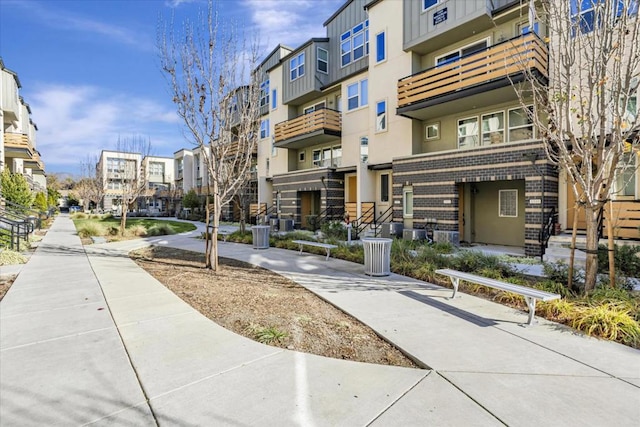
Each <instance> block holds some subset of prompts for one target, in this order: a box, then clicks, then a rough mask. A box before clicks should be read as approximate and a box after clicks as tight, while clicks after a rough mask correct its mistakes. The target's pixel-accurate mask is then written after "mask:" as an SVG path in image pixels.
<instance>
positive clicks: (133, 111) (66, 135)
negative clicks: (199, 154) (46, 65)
mask: <svg viewBox="0 0 640 427" xmlns="http://www.w3.org/2000/svg"><path fill="white" fill-rule="evenodd" d="M29 100H30V105H31V108H32V111H33V119H34V121H35V122H36V123H37V125H38V129H39V130H38V133H37V136H36V144H37V148H38V150H39V151H40V153H41V154H42V159H43V161H44V162H45V165H46V168H47V170H63V169H66V170H69V171H77V168H78V167H79V165H80V162H81V161H82V160H85V159H86V157H87V155H97V154H99V153H100V151H101V150H104V149H114V148H115V144H116V142H117V140H118V136H121V137H128V136H133V135H140V136H143V137H148V138H149V139H150V140H151V144H152V147H153V151H154V154H156V155H164V156H167V155H169V156H170V155H171V153H173V152H174V151H176V150H178V149H179V148H182V147H184V146H186V144H187V143H186V141H184V138H183V137H182V136H181V135H182V134H181V126H180V123H179V119H178V117H177V115H176V114H175V112H174V110H173V109H172V105H168V106H167V105H161V104H159V103H157V102H155V101H154V100H151V99H143V98H132V97H131V96H129V95H126V96H125V95H124V94H121V93H113V92H112V91H108V90H106V89H102V88H99V87H95V86H68V85H43V86H36V90H35V91H34V92H32V93H31V94H30V95H29Z"/></svg>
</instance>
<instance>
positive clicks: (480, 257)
mask: <svg viewBox="0 0 640 427" xmlns="http://www.w3.org/2000/svg"><path fill="white" fill-rule="evenodd" d="M450 265H451V268H454V269H456V270H459V271H464V272H469V273H473V272H476V271H479V270H482V269H488V270H495V271H496V272H498V274H499V275H500V276H501V277H506V276H513V275H515V271H514V270H513V268H512V267H511V266H510V265H509V264H507V263H505V262H503V261H501V260H500V258H499V257H497V256H495V255H485V254H483V253H482V252H478V251H460V252H459V253H457V254H456V256H454V257H451V259H450Z"/></svg>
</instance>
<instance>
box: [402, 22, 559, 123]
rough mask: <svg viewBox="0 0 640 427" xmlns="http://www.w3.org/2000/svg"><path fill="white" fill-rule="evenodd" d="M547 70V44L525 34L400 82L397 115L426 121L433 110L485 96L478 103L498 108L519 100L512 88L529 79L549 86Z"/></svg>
mask: <svg viewBox="0 0 640 427" xmlns="http://www.w3.org/2000/svg"><path fill="white" fill-rule="evenodd" d="M547 67H548V53H547V48H546V46H545V44H544V42H543V41H542V40H541V39H540V38H539V37H538V36H537V35H536V34H534V33H529V34H525V35H523V36H519V37H515V38H513V39H510V40H507V41H504V42H502V43H499V44H496V45H494V46H490V47H488V48H486V49H483V50H481V51H478V52H476V53H473V54H470V55H467V56H463V57H459V58H455V59H453V60H449V61H446V62H443V63H441V64H438V65H436V66H435V67H433V68H429V69H427V70H424V71H420V72H418V73H416V74H413V75H411V76H408V77H405V78H402V79H400V80H399V81H398V110H397V112H398V114H401V115H403V116H407V117H411V118H415V119H422V120H424V119H426V118H429V117H433V116H434V114H433V112H430V111H429V110H430V107H434V106H438V105H440V106H441V105H443V104H446V103H449V102H450V101H453V100H461V99H462V98H467V97H473V96H476V97H482V96H484V97H485V98H486V99H482V100H479V101H481V102H483V103H488V104H495V103H498V102H505V101H508V100H512V99H516V97H517V94H516V92H515V90H514V89H513V88H512V87H511V86H512V84H513V83H520V82H522V81H524V80H525V79H526V77H527V75H533V76H535V77H536V78H538V79H540V80H542V81H545V82H546V81H547V79H548V68H547ZM499 89H502V90H500V91H498V90H499ZM490 91H496V92H495V93H493V92H491V93H489V92H490ZM476 101H478V100H476ZM476 103H477V102H476ZM436 110H437V111H438V114H447V113H450V111H446V109H443V108H441V109H436Z"/></svg>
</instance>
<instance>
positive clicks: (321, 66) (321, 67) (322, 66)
mask: <svg viewBox="0 0 640 427" xmlns="http://www.w3.org/2000/svg"><path fill="white" fill-rule="evenodd" d="M317 56H318V58H317V59H318V71H319V72H321V73H324V74H329V51H328V50H326V49H323V48H321V47H319V48H318V51H317Z"/></svg>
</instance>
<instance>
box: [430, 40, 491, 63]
mask: <svg viewBox="0 0 640 427" xmlns="http://www.w3.org/2000/svg"><path fill="white" fill-rule="evenodd" d="M488 46H489V39H484V40H480V41H478V42H474V43H472V44H469V45H466V46H463V47H461V48H460V49H456V50H454V51H451V52H447V53H445V54H444V55H440V56H437V57H436V66H443V65H445V64H449V63H451V62H455V61H457V60H458V59H460V58H463V57H465V56H469V55H473V54H474V53H478V52H480V51H482V50H484V49H486V48H487V47H488ZM483 59H484V58H483Z"/></svg>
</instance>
